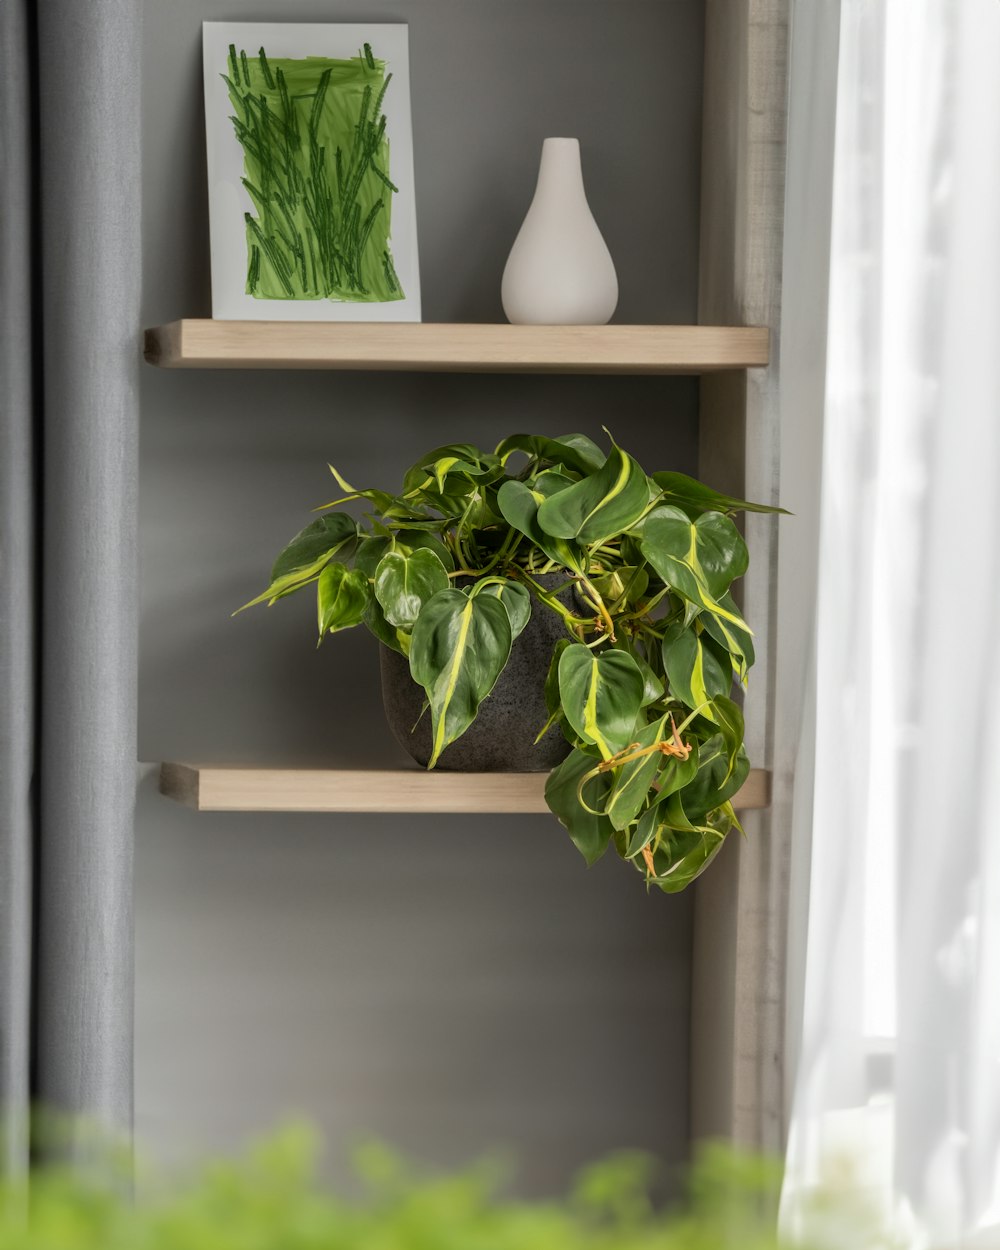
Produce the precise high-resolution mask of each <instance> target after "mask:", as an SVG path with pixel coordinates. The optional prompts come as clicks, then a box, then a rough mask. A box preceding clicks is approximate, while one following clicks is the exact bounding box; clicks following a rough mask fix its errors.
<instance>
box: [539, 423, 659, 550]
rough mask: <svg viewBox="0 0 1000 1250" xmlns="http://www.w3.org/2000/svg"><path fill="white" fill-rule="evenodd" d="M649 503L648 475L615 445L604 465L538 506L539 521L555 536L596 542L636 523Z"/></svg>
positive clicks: (588, 542) (547, 531)
mask: <svg viewBox="0 0 1000 1250" xmlns="http://www.w3.org/2000/svg"><path fill="white" fill-rule="evenodd" d="M648 504H649V487H648V485H647V480H646V474H645V473H644V472H643V471H642V469H641V468H640V467H639V465H638V464H637V463H636V462H635V461H634V460H633V459H632V457H631V456H629V455H627V454H626V453H625V452H623V451H622V450H621V448H620V447H617V446H613V447H612V449H611V454H610V455H609V456H608V458H607V460H606V461H605V462H604V465H603V466H602V467H601V468H600V469H598V470H597V472H596V473H592V474H591V475H590V476H589V477H585V478H584V479H583V480H582V481H580V482H576V483H575V484H574V485H573V486H569V487H567V488H566V490H562V491H560V492H559V493H558V494H557V495H552V496H550V498H548V499H546V500H545V502H544V503H543V504H542V505H541V506H540V507H539V509H538V524H539V525H540V526H541V528H542V529H543V530H544V531H545V533H546V534H550V535H551V536H552V537H553V538H566V539H578V540H579V541H580V542H582V543H587V544H592V543H597V542H601V541H602V540H603V539H605V538H610V537H611V536H612V535H614V534H620V533H621V532H622V531H623V530H627V529H628V528H629V526H631V525H634V524H635V523H636V521H638V519H639V518H640V517H641V516H642V514H643V512H644V511H645V509H646V507H647V506H648Z"/></svg>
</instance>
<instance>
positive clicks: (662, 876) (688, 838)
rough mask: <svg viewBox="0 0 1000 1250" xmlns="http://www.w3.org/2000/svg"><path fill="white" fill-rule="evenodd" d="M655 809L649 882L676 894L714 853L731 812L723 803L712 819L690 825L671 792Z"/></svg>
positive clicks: (727, 827) (730, 822)
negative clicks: (654, 845)
mask: <svg viewBox="0 0 1000 1250" xmlns="http://www.w3.org/2000/svg"><path fill="white" fill-rule="evenodd" d="M657 811H659V812H661V817H660V820H659V821H658V825H657V830H656V833H657V835H658V836H659V839H660V841H659V845H658V847H657V848H656V850H655V851H654V853H653V865H654V869H655V873H654V876H653V877H652V881H653V884H654V885H657V886H659V888H660V889H661V890H663V891H664V892H665V893H667V894H678V893H680V891H681V890H684V889H686V888H687V887H688V886H689V885H690V884H691V882H692V881H694V880H695V879H696V878H697V877H699V876H701V874H702V873H703V872H704V871H705V869H706V868H707V867H708V865H709V864H710V863H711V862H712V860H713V859H714V858H715V857H716V855H718V853H719V851H720V850H721V849H722V843H723V842H724V841H725V837H726V834H727V833H728V832H729V830H730V829H731V828H732V826H733V823H734V821H735V815H734V813H733V810H732V807H731V805H730V804H728V803H726V804H724V805H723V807H722V808H721V809H720V810H719V812H718V813H716V814H715V817H714V819H713V820H711V821H706V822H704V823H701V824H694V823H692V822H691V821H690V820H689V819H688V817H687V815H686V813H685V811H684V806H683V803H682V802H681V799H680V796H679V795H677V794H672V795H671V796H670V797H669V798H668V799H667V800H666V802H665V803H664V804H663V806H662V808H657Z"/></svg>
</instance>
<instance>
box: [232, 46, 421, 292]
mask: <svg viewBox="0 0 1000 1250" xmlns="http://www.w3.org/2000/svg"><path fill="white" fill-rule="evenodd" d="M222 76H223V78H224V80H225V83H226V87H227V89H228V92H229V99H230V102H231V104H232V107H233V110H234V112H233V115H232V117H231V121H232V124H233V128H234V129H235V132H236V137H237V139H238V140H239V142H240V146H241V147H242V149H243V178H242V182H243V186H244V187H245V188H246V190H247V193H248V194H249V196H250V199H251V201H252V202H253V206H254V211H253V212H248V213H246V214H245V220H246V247H247V269H246V291H247V294H248V295H252V296H254V297H255V298H256V299H260V300H323V299H328V300H337V301H346V302H351V303H375V302H379V303H384V302H388V301H391V300H401V299H403V298H404V292H403V290H402V287H401V285H400V282H399V279H398V277H397V276H396V270H395V267H394V265H393V259H392V253H391V251H390V248H389V236H390V227H391V220H392V197H393V195H394V193H395V192H396V191H397V187H395V186H394V185H393V182H392V175H391V172H390V163H389V140H388V137H387V135H386V118H385V113H384V112H383V104H384V102H385V99H386V94H387V92H388V91H389V89H390V84H391V82H392V74H391V73H387V72H386V66H385V62H384V61H381V60H379V59H378V58H377V57H376V56H375V55H374V53H373V52H372V48H371V45H370V44H368V43H366V44H365V45H364V47H363V49H362V50H361V51H360V52H359V53H358V55H357V56H354V57H350V58H348V59H343V60H338V59H332V58H329V57H319V56H308V57H304V58H301V59H291V58H277V57H274V58H269V57H268V56H267V53H266V52H265V50H264V48H263V47H262V48H260V50H259V51H258V52H257V53H256V54H254V55H248V54H247V52H246V51H244V50H243V49H240V50H237V47H236V45H235V44H230V45H229V57H228V64H227V66H226V72H225V73H224V74H223V75H222Z"/></svg>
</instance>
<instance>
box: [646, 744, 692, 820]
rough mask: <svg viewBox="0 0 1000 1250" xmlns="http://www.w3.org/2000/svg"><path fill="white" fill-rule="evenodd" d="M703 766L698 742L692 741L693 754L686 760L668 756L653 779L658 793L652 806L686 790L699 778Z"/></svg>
mask: <svg viewBox="0 0 1000 1250" xmlns="http://www.w3.org/2000/svg"><path fill="white" fill-rule="evenodd" d="M700 767H701V751H700V748H699V746H698V744H697V743H696V742H692V743H691V754H690V755H689V756H688V757H687V759H686V760H682V759H679V758H678V757H677V756H666V757H665V758H664V759H663V760H662V761H661V763H660V771H659V772H658V773H657V774H656V777H655V779H654V781H653V786H654V787H655V790H656V794H655V797H654V798H653V799H652V801H651V803H650V806H656V805H657V804H659V803H662V802H663V801H664V800H665V799H666V798H668V797H669V796H670V795H671V794H675V793H676V792H677V791H678V790H684V789H685V788H686V787H687V786H689V785H691V783H692V782H693V781H694V780H695V779H696V778H697V776H698V770H699V768H700Z"/></svg>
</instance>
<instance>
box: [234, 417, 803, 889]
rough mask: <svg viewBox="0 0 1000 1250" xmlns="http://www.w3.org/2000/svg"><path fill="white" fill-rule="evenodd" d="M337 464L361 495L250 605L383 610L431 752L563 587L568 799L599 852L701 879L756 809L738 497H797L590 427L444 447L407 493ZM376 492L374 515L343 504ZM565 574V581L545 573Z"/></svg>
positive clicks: (386, 639) (555, 794)
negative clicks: (660, 461)
mask: <svg viewBox="0 0 1000 1250" xmlns="http://www.w3.org/2000/svg"><path fill="white" fill-rule="evenodd" d="M331 472H332V473H333V475H334V477H335V478H336V480H337V483H338V485H339V486H340V488H341V490H342V491H343V492H344V494H343V496H342V497H341V498H339V499H336V500H334V501H333V502H332V503H330V504H326V505H323V507H322V508H321V509H318V511H322V512H323V513H324V515H322V516H321V517H320V518H319V519H318V520H315V521H313V522H312V524H311V525H308V526H307V527H306V528H305V529H304V530H302V532H301V533H300V534H298V535H296V537H295V538H293V539H292V541H291V542H290V543H289V545H288V546H287V547H286V548H285V550H284V551H282V553H281V554H280V555H279V556H278V559H277V561H276V563H275V565H274V569H273V571H272V576H271V584H270V586H268V588H267V590H266V591H265V592H264V593H263V594H262V595H260V596H258V598H256V599H254V600H252V603H262V602H267V603H269V604H273V603H275V602H276V601H277V600H278V599H281V598H283V597H284V596H285V595H288V594H291V593H292V592H294V591H297V590H301V589H303V588H304V587H306V586H311V585H314V586H315V588H316V598H317V614H318V625H319V635H320V639H321V640H322V638H323V637H325V636H326V635H327V634H331V633H336V632H338V631H339V630H342V629H347V628H350V627H351V626H355V625H360V624H364V625H366V626H367V627H368V629H370V630H371V632H372V633H373V634H374V635H375V637H376V638H377V639H378V640H379V641H380V642H382V643H384V644H385V645H386V646H387V647H391V648H392V649H393V650H395V651H398V652H400V653H401V654H402V655H404V656H406V657H408V659H409V666H410V672H411V674H412V676H413V678H414V680H415V681H416V682H417V683H418V684H419V685H420V686H422V687H423V689H424V692H425V694H426V699H427V704H428V710H429V715H430V718H431V731H432V742H433V752H432V755H431V758H430V761H429V764H428V767H430V768H433V767H434V765H435V763H437V761H438V758H439V757H440V755H441V752H442V751H443V750H444V749H445V747H446V746H448V744H449V743H451V742H454V741H455V740H456V739H457V738H459V737H460V736H461V735H462V734H463V733H464V732H465V730H466V729H467V728H468V727H469V725H470V724H472V722H473V721H474V719H475V717H476V714H477V712H478V709H479V706H480V704H481V703H482V701H483V700H484V699H485V698H486V697H487V695H489V693H490V692H491V690H492V689H493V688H494V686H495V684H496V681H497V679H498V678H499V676H500V674H501V673H502V672H503V669H504V666H505V665H506V663H507V660H508V657H509V656H510V652H511V646H512V644H513V642H514V640H515V639H516V638H517V636H518V634H519V633H520V631H521V630H522V629H523V628H524V626H525V624H526V623H527V621H528V619H529V617H530V614H531V612H532V609H533V607H534V605H536V604H544V605H545V606H546V607H547V608H549V609H551V610H552V611H553V612H556V613H558V614H559V616H560V617H561V618H562V620H563V622H564V625H565V636H564V637H562V638H560V639H559V641H558V642H556V644H555V646H554V648H553V651H552V656H551V662H550V664H549V669H548V675H547V677H544V678H543V677H542V676H540V678H539V680H540V681H541V680H544V683H545V701H546V705H547V708H548V712H549V720H548V722H547V723H546V724H545V725H539V726H538V727H537V729H538V736H539V738H540V737H541V736H542V734H543V733H545V732H547V731H548V730H549V729H550V728H551V727H552V726H553V725H558V726H559V728H560V729H561V731H562V732H563V734H565V736H566V738H567V739H568V741H569V744H570V746H571V748H572V749H571V751H570V753H569V754H568V756H567V757H566V759H565V760H564V761H563V762H562V763H561V764H560V765H558V767H556V768H555V769H554V770H553V771H552V773H551V774H550V776H549V778H548V782H547V785H546V788H545V797H546V801H547V803H548V805H549V807H550V808H551V810H552V812H553V813H554V814H555V815H556V817H558V819H559V820H560V821H561V822H562V824H563V825H564V826H565V827H566V829H567V830H568V832H569V835H570V837H571V838H572V839H573V841H574V843H575V844H576V846H577V847H578V848H579V850H580V851H581V852H582V854H583V855H584V857H585V858H586V860H587V862H588V863H593V862H594V861H595V860H597V859H598V858H599V857H600V856H601V855H602V854H603V853H604V852H605V850H606V849H607V847H608V844H609V843H613V844H614V846H615V849H616V850H617V852H618V854H619V855H621V856H622V858H624V859H626V860H629V861H630V862H631V863H632V864H634V865H635V866H636V867H637V868H638V869H639V870H640V871H642V872H643V873H644V875H645V877H646V879H647V882H649V883H650V884H653V885H656V886H658V887H660V889H662V890H666V891H669V892H674V891H678V890H682V889H683V888H684V887H685V886H687V885H688V884H689V883H690V882H692V881H693V880H694V879H695V877H697V876H698V875H699V873H701V872H702V871H703V870H704V868H705V867H706V866H707V865H708V863H709V862H710V861H711V859H712V858H713V856H714V855H715V854H716V853H717V851H718V850H719V847H720V846H721V844H722V841H723V839H724V838H725V836H726V834H727V833H728V832H729V831H730V829H732V828H733V827H734V826H736V827H737V828H738V827H739V826H738V821H737V818H736V815H735V812H734V810H733V806H732V802H731V800H732V797H733V795H734V794H735V793H736V791H737V790H738V789H739V788H740V786H741V785H742V784H743V782H744V780H745V778H746V776H747V773H748V771H749V763H748V761H747V756H746V752H745V751H744V748H743V716H742V713H741V711H740V707H739V705H738V704H737V703H736V701H735V700H734V699H733V697H732V696H733V694H734V691H735V690H737V689H738V688H739V687H741V686H742V685H744V684H745V682H746V677H747V672H748V670H749V668H750V666H751V664H752V663H753V658H754V656H753V643H752V640H751V632H750V629H749V628H748V626H747V624H746V622H745V621H744V620H743V618H742V616H741V615H740V612H739V610H738V608H737V606H736V603H735V602H734V600H733V597H732V593H731V587H732V584H733V582H734V581H735V580H736V579H737V578H738V577H740V576H741V575H742V574H743V573H745V572H746V568H747V548H746V544H745V543H744V541H743V539H742V537H741V535H740V533H739V531H738V530H737V528H736V526H735V525H734V523H733V520H732V514H733V513H734V512H737V511H739V510H741V509H752V510H753V511H758V512H773V511H779V509H774V508H767V507H764V506H761V505H757V504H750V503H746V502H745V501H743V500H739V499H733V498H730V497H729V496H727V495H722V494H719V493H718V492H716V491H714V490H711V489H710V488H709V487H707V486H704V485H703V484H702V483H700V482H698V481H695V480H694V479H693V478H690V477H686V476H685V475H684V474H682V473H653V474H652V475H649V474H647V473H646V472H645V470H644V469H642V467H641V466H640V465H639V464H638V463H637V462H636V460H634V459H633V457H632V456H630V455H628V454H627V452H625V451H623V450H622V449H621V448H620V447H618V446H617V445H616V444H615V443H614V442H613V441H612V442H611V448H610V451H609V452H608V453H607V454H605V453H604V452H603V451H602V450H601V449H600V448H599V447H598V446H597V445H596V444H595V443H594V442H592V441H591V440H590V439H589V438H586V437H585V436H584V435H582V434H568V435H565V436H563V437H560V438H546V437H541V436H537V435H527V434H516V435H514V436H513V437H511V438H506V439H504V441H503V442H502V443H500V445H499V446H498V447H497V448H496V450H495V451H494V452H485V451H482V450H480V449H479V448H478V447H473V446H471V445H469V444H465V443H462V444H456V445H453V446H447V447H439V448H436V449H435V450H434V451H431V452H428V454H427V455H425V456H423V457H421V459H420V460H418V461H417V463H416V464H415V465H414V466H413V467H412V468H411V469H409V470H408V472H407V473H406V476H405V477H404V479H403V485H402V489H401V491H400V493H399V494H396V495H392V494H388V493H387V492H385V491H382V490H375V489H366V490H357V489H355V488H354V487H352V486H350V485H349V484H348V483H347V482H346V481H344V479H343V478H342V477H341V475H340V474H339V473H338V472H337V470H336V469H334V468H333V467H332V466H331ZM357 501H361V506H362V507H363V508H366V509H367V510H366V511H365V512H364V519H363V520H362V521H358V520H356V519H355V518H354V517H353V516H352V515H350V514H349V513H347V512H345V511H340V510H339V509H340V508H341V507H342V505H345V504H349V503H356V502H357ZM552 573H556V574H562V575H564V576H565V581H564V582H563V583H562V584H561V585H559V584H557V585H556V586H554V587H553V586H552V579H551V578H548V577H547V578H545V579H544V580H545V584H544V585H543V584H542V582H541V581H540V580H539V578H540V577H541V576H542V575H543V574H552ZM567 588H571V589H572V592H573V593H572V594H571V595H567V594H566V593H565V591H566V589H567ZM246 606H247V607H250V606H251V604H247V605H246Z"/></svg>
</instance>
